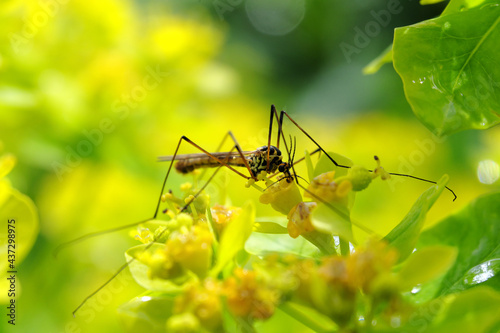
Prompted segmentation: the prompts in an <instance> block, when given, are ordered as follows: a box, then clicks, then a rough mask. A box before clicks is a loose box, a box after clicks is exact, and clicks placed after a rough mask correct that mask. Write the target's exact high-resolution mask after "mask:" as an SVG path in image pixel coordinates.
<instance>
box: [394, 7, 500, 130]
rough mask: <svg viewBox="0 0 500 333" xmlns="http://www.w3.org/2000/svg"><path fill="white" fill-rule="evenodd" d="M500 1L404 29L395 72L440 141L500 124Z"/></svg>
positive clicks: (397, 45) (417, 112) (396, 46)
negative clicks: (443, 136) (499, 58)
mask: <svg viewBox="0 0 500 333" xmlns="http://www.w3.org/2000/svg"><path fill="white" fill-rule="evenodd" d="M498 4H499V3H498V1H487V2H485V4H483V5H481V6H478V7H474V8H471V9H469V10H465V11H461V12H457V13H453V14H449V15H444V16H441V17H438V18H435V19H432V20H428V21H424V22H421V23H418V24H415V25H412V26H407V27H403V28H398V29H396V31H395V37H394V48H393V58H394V68H395V69H396V71H397V72H398V74H399V75H400V76H401V79H402V80H403V84H404V90H405V94H406V98H407V100H408V102H409V103H410V105H411V107H412V109H413V112H414V113H415V115H416V116H417V117H418V118H419V119H420V121H421V122H422V123H424V124H425V125H426V126H427V127H428V128H429V129H430V130H431V131H432V132H434V133H435V134H436V135H438V136H442V135H448V134H451V133H454V132H458V131H462V130H465V129H486V128H489V127H491V126H493V125H495V124H497V123H499V122H500V113H499V110H500V68H499V67H498V66H497V63H496V61H495V60H494V59H495V55H496V54H498V53H499V52H500V25H499V23H500V6H499V5H498Z"/></svg>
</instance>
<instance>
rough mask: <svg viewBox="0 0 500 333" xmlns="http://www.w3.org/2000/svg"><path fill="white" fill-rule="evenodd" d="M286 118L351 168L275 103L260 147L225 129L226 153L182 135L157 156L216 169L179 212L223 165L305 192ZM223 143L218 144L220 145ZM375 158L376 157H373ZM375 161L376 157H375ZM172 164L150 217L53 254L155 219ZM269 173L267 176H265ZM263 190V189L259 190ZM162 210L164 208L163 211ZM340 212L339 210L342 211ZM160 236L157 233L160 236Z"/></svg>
mask: <svg viewBox="0 0 500 333" xmlns="http://www.w3.org/2000/svg"><path fill="white" fill-rule="evenodd" d="M285 119H288V121H290V122H291V123H292V124H293V125H294V126H295V127H296V128H298V129H299V130H300V131H301V132H302V133H303V134H304V135H305V136H306V137H307V138H308V139H309V140H311V141H312V142H313V143H314V144H315V145H316V147H317V148H316V149H315V150H314V151H313V152H312V153H311V154H316V153H323V154H325V156H327V158H328V159H329V160H330V161H331V162H332V163H333V165H334V166H335V167H337V168H345V169H350V168H351V167H350V166H347V165H343V164H340V163H338V162H337V161H335V160H334V159H333V158H332V156H330V155H329V154H328V153H327V152H326V151H325V150H324V149H323V148H322V147H321V146H320V145H319V144H318V143H317V142H316V141H315V140H314V139H313V138H312V136H311V135H310V134H309V133H308V132H306V131H305V130H304V129H303V128H302V127H301V126H300V125H299V124H298V123H297V122H296V121H295V120H294V119H293V118H291V117H290V116H289V115H288V114H287V113H286V112H285V111H281V112H280V113H279V114H278V112H277V110H276V108H275V107H274V105H272V106H271V112H270V117H269V132H268V140H267V145H265V146H262V147H259V148H257V149H255V150H252V151H243V150H242V148H241V147H240V145H239V143H238V141H237V140H236V138H235V136H234V135H233V133H232V132H230V131H229V132H227V134H226V135H225V136H224V138H223V140H222V143H224V141H225V140H226V139H227V138H230V139H231V140H232V142H233V147H232V149H231V150H230V151H228V152H208V151H207V150H206V149H204V148H202V147H201V146H200V145H198V144H196V143H195V142H193V141H192V140H190V139H189V138H187V137H186V136H182V137H181V138H180V139H179V141H178V143H177V146H176V148H175V151H174V154H173V155H171V156H160V157H159V161H172V162H174V161H175V162H176V163H175V169H176V170H177V171H178V172H180V173H183V174H186V173H189V172H191V171H194V170H195V169H200V168H214V167H215V168H216V170H215V171H214V172H213V173H212V175H211V176H210V177H209V179H208V180H207V182H205V183H204V185H203V186H202V187H201V188H200V189H199V190H198V191H197V192H196V193H195V194H194V195H192V196H191V197H190V198H189V199H188V200H187V201H186V202H185V204H184V205H183V206H182V207H179V209H178V212H183V211H185V210H186V209H187V208H188V207H189V205H190V204H191V203H193V201H194V200H195V199H196V198H197V197H198V196H199V195H200V193H201V192H202V191H203V190H204V189H205V188H206V186H207V185H208V184H209V182H210V181H211V180H212V179H213V178H214V177H215V175H216V174H217V172H218V171H219V170H220V169H221V168H222V167H225V168H227V169H229V170H231V171H232V172H234V173H236V174H237V175H239V176H241V177H243V178H245V179H247V186H253V185H255V183H256V182H259V181H269V179H271V178H273V177H275V176H276V175H278V174H280V175H281V178H279V179H278V180H276V181H275V183H278V182H283V181H285V182H287V183H292V182H295V183H296V184H297V185H299V186H300V187H301V188H302V189H304V190H305V191H308V190H307V188H306V187H304V186H303V185H302V184H300V181H299V179H303V178H302V177H300V176H299V175H297V173H296V172H295V165H296V164H297V163H300V162H301V161H303V160H304V158H301V159H299V160H296V161H294V158H295V150H296V139H295V140H293V141H292V139H291V137H290V141H287V140H286V138H285V135H284V133H283V121H284V120H285ZM275 122H276V123H277V125H278V133H277V137H276V144H275V145H271V139H272V134H273V124H274V123H275ZM182 143H187V144H190V145H191V146H193V147H194V148H196V149H198V150H199V151H200V153H198V154H186V155H180V154H178V152H179V148H180V146H181V144H182ZM222 143H221V145H220V146H219V147H221V146H222ZM280 143H282V144H283V146H284V147H285V151H286V154H287V155H288V161H284V160H283V158H284V154H283V153H282V152H281V150H280ZM217 150H219V149H217ZM376 159H377V158H376ZM377 160H378V159H377ZM173 165H174V163H170V165H169V167H168V170H167V172H166V175H165V178H164V180H163V183H162V186H161V191H160V195H159V198H158V202H157V204H156V208H155V211H154V214H153V216H152V217H150V218H148V219H145V220H142V221H138V222H134V223H131V224H127V225H124V226H120V227H118V228H113V229H108V230H104V231H99V232H95V233H91V234H87V235H84V236H82V237H79V238H76V239H75V240H72V241H70V242H67V243H64V244H62V245H60V246H59V247H58V248H57V249H56V253H58V252H59V251H61V250H62V249H64V248H65V247H67V246H70V245H73V244H75V243H78V242H81V241H83V240H85V239H88V238H91V237H95V236H98V235H101V234H104V233H109V232H113V231H117V230H122V229H126V228H130V227H133V226H137V225H139V224H142V223H145V222H147V221H150V220H154V219H156V218H157V216H158V214H159V213H160V212H161V210H160V205H161V202H162V196H163V195H164V192H165V187H166V184H167V180H168V178H169V175H170V173H171V171H172V168H173ZM236 168H244V169H246V172H245V171H241V170H237V169H236ZM377 170H378V168H377V169H375V170H367V171H368V172H372V173H375V172H377ZM386 174H388V175H394V176H401V177H408V178H413V179H417V180H420V181H424V182H428V183H433V184H436V182H435V181H432V180H427V179H424V178H420V177H415V176H412V175H406V174H399V173H386ZM268 175H269V176H268ZM446 188H447V189H448V190H449V191H450V192H451V193H452V194H453V196H454V199H453V200H455V199H456V195H455V193H454V192H453V190H451V189H450V188H448V187H446ZM261 190H263V191H265V189H261ZM311 195H312V196H315V194H314V193H312V194H311ZM316 199H318V200H320V201H322V199H321V198H319V197H317V196H316ZM333 209H335V208H333ZM163 212H165V210H163ZM341 214H342V212H341ZM159 237H160V235H158V236H157V238H159ZM153 243H154V240H153V242H150V243H149V245H148V247H149V246H151V245H152V244H153ZM148 247H146V248H145V250H147V249H148ZM133 260H134V259H131V260H129V261H127V262H126V263H125V264H124V265H122V266H121V267H120V268H119V270H118V271H117V272H116V273H115V274H114V275H113V276H112V277H111V278H110V279H109V280H107V281H106V282H105V283H104V284H103V285H102V286H100V287H99V288H98V289H97V290H96V291H94V292H93V293H91V294H90V295H89V296H88V297H87V298H85V299H84V300H83V302H82V303H81V304H80V305H79V306H78V307H77V308H76V309H75V310H74V312H73V315H75V313H76V312H77V311H78V310H79V309H80V308H81V307H82V306H83V305H84V304H85V303H86V302H87V301H88V300H89V299H90V298H91V297H93V296H94V295H95V294H96V293H98V292H99V291H100V290H101V289H102V288H103V287H105V286H106V285H107V284H108V283H110V282H111V281H112V280H113V279H114V278H115V277H116V276H117V275H118V274H120V272H121V271H122V270H124V269H125V268H126V267H127V266H128V265H129V264H130V263H131V262H132V261H133Z"/></svg>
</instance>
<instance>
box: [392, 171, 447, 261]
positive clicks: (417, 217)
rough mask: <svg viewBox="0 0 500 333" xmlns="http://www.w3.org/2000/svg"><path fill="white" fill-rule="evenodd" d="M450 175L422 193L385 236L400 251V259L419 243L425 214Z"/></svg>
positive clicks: (406, 255)
mask: <svg viewBox="0 0 500 333" xmlns="http://www.w3.org/2000/svg"><path fill="white" fill-rule="evenodd" d="M448 180H449V177H448V176H446V175H445V176H443V177H441V179H440V180H439V181H438V182H437V184H436V185H434V186H432V187H431V188H429V189H428V190H427V191H425V192H424V193H422V195H420V197H419V198H418V199H417V201H416V202H415V204H413V207H412V208H411V209H410V211H409V212H408V214H406V216H405V217H404V218H403V220H402V221H401V222H400V223H399V224H398V225H397V226H396V227H395V228H394V229H392V230H391V232H389V234H388V235H387V236H385V237H384V239H385V240H386V241H388V242H389V244H390V245H391V246H394V247H395V248H396V249H397V250H398V252H399V260H400V261H403V260H404V259H406V258H407V257H408V256H409V255H410V254H411V253H412V251H413V249H414V248H415V245H416V244H417V240H418V237H419V235H420V231H421V230H422V227H423V225H424V222H425V216H426V215H427V212H428V211H429V209H430V208H431V207H432V205H433V204H434V202H436V200H437V198H438V197H439V196H440V195H441V193H442V192H443V190H444V189H445V187H446V184H447V183H448Z"/></svg>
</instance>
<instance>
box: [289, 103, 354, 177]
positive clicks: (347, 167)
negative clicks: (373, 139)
mask: <svg viewBox="0 0 500 333" xmlns="http://www.w3.org/2000/svg"><path fill="white" fill-rule="evenodd" d="M283 115H285V116H286V117H287V118H288V119H289V120H290V121H291V122H292V123H293V124H294V125H295V126H296V127H297V128H298V129H299V130H300V131H301V132H302V133H304V134H305V135H306V136H307V137H308V138H309V140H311V141H312V142H314V144H315V145H316V146H317V147H318V148H319V149H321V151H322V152H323V153H325V154H326V156H327V157H328V159H329V160H330V161H332V163H333V164H335V166H336V167H339V168H346V169H349V168H350V166H347V165H342V164H339V163H337V161H335V160H334V159H333V158H332V157H331V156H330V155H328V153H327V152H326V151H325V150H324V149H323V147H321V146H320V145H319V143H317V142H316V140H314V139H313V138H312V137H311V136H310V135H309V133H307V132H306V131H305V130H304V129H303V128H302V127H300V126H299V124H297V122H296V121H295V120H293V119H292V117H290V116H289V115H288V113H286V112H285V111H281V117H283Z"/></svg>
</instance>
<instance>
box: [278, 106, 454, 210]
mask: <svg viewBox="0 0 500 333" xmlns="http://www.w3.org/2000/svg"><path fill="white" fill-rule="evenodd" d="M283 116H286V117H287V118H288V119H289V120H290V121H291V122H292V123H293V124H294V125H295V126H296V127H297V128H298V129H299V130H300V131H301V132H302V133H304V135H306V136H307V137H308V138H309V139H310V140H311V141H312V142H313V143H314V144H315V145H316V146H317V147H318V148H319V149H320V150H321V151H322V152H323V153H325V155H326V156H327V157H328V159H329V160H330V161H332V163H333V164H335V166H336V167H339V168H346V169H349V168H351V167H350V166H347V165H342V164H339V163H337V162H336V161H335V160H334V159H333V158H332V157H331V156H330V155H329V154H328V153H327V152H326V151H325V150H324V149H323V147H321V146H320V145H319V143H317V142H316V140H314V139H313V138H312V137H311V135H309V133H307V132H306V131H305V130H304V129H303V128H302V127H301V126H300V125H299V124H297V122H296V121H295V120H293V118H292V117H290V115H289V114H288V113H286V112H285V111H283V110H282V111H281V114H280V118H282V117H283ZM377 159H378V158H377ZM369 171H371V172H373V170H369ZM388 174H390V175H393V176H398V177H407V178H412V179H416V180H421V181H424V182H427V183H431V184H437V182H436V181H433V180H429V179H425V178H421V177H416V176H412V175H407V174H401V173H395V172H388ZM445 188H446V189H447V190H448V191H450V192H451V194H452V195H453V201H455V200H456V199H457V195H456V194H455V192H454V191H453V190H452V189H451V188H449V187H448V186H446V187H445Z"/></svg>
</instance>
